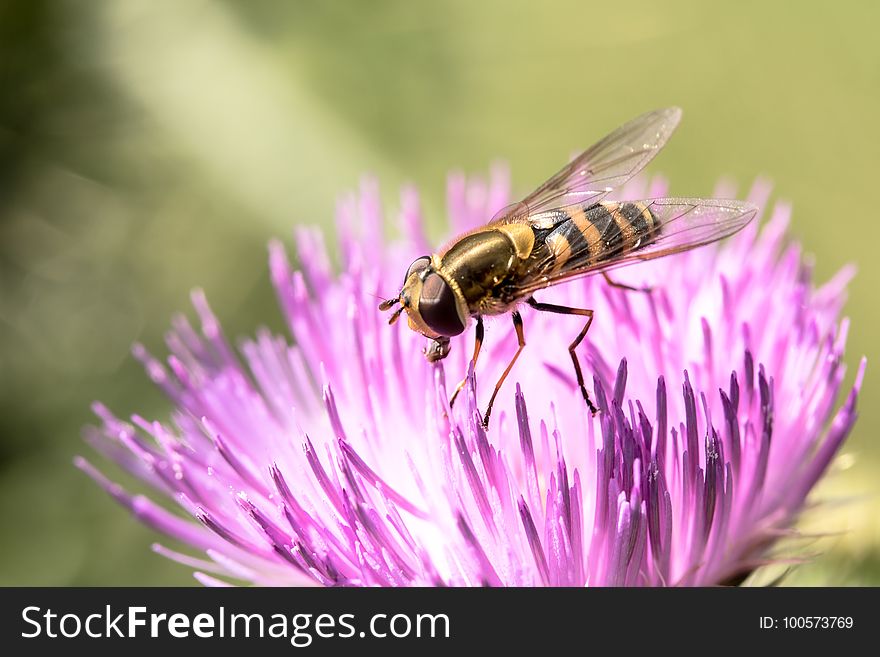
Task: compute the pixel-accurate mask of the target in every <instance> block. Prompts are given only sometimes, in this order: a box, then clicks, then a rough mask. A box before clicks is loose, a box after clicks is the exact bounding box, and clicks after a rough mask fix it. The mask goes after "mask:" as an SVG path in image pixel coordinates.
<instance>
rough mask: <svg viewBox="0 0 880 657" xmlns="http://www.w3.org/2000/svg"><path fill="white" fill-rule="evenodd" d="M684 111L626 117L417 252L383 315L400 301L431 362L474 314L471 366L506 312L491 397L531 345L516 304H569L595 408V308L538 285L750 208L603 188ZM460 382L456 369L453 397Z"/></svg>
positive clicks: (681, 237) (704, 231)
mask: <svg viewBox="0 0 880 657" xmlns="http://www.w3.org/2000/svg"><path fill="white" fill-rule="evenodd" d="M680 119H681V110H680V109H679V108H677V107H671V108H667V109H660V110H655V111H653V112H648V113H647V114H643V115H642V116H639V117H638V118H636V119H633V120H632V121H630V122H629V123H626V124H624V125H623V126H621V127H620V128H618V129H617V130H615V131H614V132H612V133H611V134H610V135H608V136H607V137H605V138H604V139H602V140H601V141H599V142H597V143H596V144H594V145H593V146H591V147H590V148H589V149H587V150H586V151H584V152H583V153H581V154H580V155H579V156H577V157H576V158H574V159H573V160H572V161H571V162H570V163H569V164H567V165H566V166H565V167H563V168H562V169H561V170H560V171H559V172H558V173H557V174H556V175H554V176H552V177H551V178H550V179H549V180H547V181H546V182H545V183H544V184H542V185H541V186H540V187H538V188H537V189H536V190H535V191H534V192H532V193H531V194H529V195H528V196H526V197H525V198H524V199H523V200H522V201H520V202H519V203H516V204H514V205H511V206H508V207H506V208H504V209H502V210H501V211H499V212H498V213H497V214H496V215H495V217H494V218H492V220H491V221H490V222H489V223H487V224H485V225H484V226H481V227H480V228H477V229H476V230H473V231H471V232H470V233H467V234H465V235H462V236H460V237H458V238H457V239H455V240H454V241H453V242H452V243H451V244H450V245H449V246H448V247H447V248H446V249H445V250H443V251H441V252H440V253H435V254H433V255H425V256H421V257H419V258H416V260H415V261H413V263H412V264H411V265H410V266H409V269H408V270H407V272H406V275H405V276H404V280H403V286H402V288H401V289H400V292H399V293H398V295H397V297H395V298H393V299H388V300H386V301H383V302H382V303H381V304H380V305H379V309H380V310H382V311H387V310H390V309H391V308H392V307H393V306H395V305H397V304H399V306H400V307H399V308H397V309H396V310H395V311H394V313H393V314H392V316H391V319H390V320H389V324H393V323H394V322H395V321H396V320H397V318H398V317H399V316H400V314H401V313H402V312H404V311H405V312H406V313H407V316H408V318H409V326H410V328H411V329H413V330H415V331H418V332H419V333H421V334H422V335H424V336H426V337H428V338H430V339H431V340H432V343H431V345H430V346H429V347H428V348H427V349H426V350H425V356H426V357H427V359H428V360H429V361H431V362H436V361H439V360H441V359H443V358H445V357H446V356H447V354H448V353H449V349H450V338H451V337H453V336H456V335H459V334H460V333H462V332H464V330H465V329H466V328H467V326H468V325H469V324H470V322H471V320H475V321H476V335H475V341H474V351H473V356H472V358H471V363H472V366H473V367H476V364H477V358H478V357H479V355H480V348H481V347H482V344H483V317H484V316H488V315H500V314H503V313H510V314H511V317H512V319H513V325H514V328H515V330H516V336H517V339H518V342H519V346H518V349H517V351H516V353H515V354H514V356H513V358H512V359H511V360H510V363H509V364H508V366H507V368H506V369H505V370H504V372H503V373H502V374H501V378H500V379H499V380H498V382H497V383H496V385H495V389H494V391H493V392H492V396H491V398H490V399H489V404H488V406H487V407H486V412H485V414H484V415H483V425H484V426H486V427H488V424H489V417H490V415H491V413H492V405H493V404H494V402H495V398H496V396H497V395H498V391H499V390H500V389H501V385H502V384H503V383H504V380H505V379H506V378H507V375H508V374H509V373H510V371H511V369H512V368H513V365H514V363H516V360H517V358H518V357H519V355H520V353H521V352H522V350H523V348H524V347H525V345H526V340H525V335H524V330H523V320H522V316H521V315H520V313H519V311H518V310H517V308H518V306H519V305H520V304H522V303H525V304H527V305H529V306H531V307H532V308H534V309H535V310H538V311H544V312H550V313H558V314H561V315H575V316H579V317H581V318H583V319H584V321H585V323H584V325H583V328H582V329H581V330H580V332H579V333H578V334H577V336H576V337H575V338H574V340H573V341H572V342H571V344H569V345H568V352H569V354H570V355H571V360H572V364H573V366H574V372H575V377H576V379H577V384H578V386H579V388H580V391H581V394H582V396H583V398H584V401H585V402H586V404H587V407H588V408H589V409H590V411H591V412H592V413H594V414H595V413H596V412H597V411H598V409H597V408H596V407H595V405H594V404H593V402H592V401H591V399H590V396H589V393H588V392H587V388H586V385H585V384H584V375H583V370H582V369H581V365H580V362H579V361H578V357H577V353H576V349H577V347H578V345H579V344H580V343H581V341H582V340H583V339H584V337H585V336H586V334H587V331H589V329H590V325H591V324H592V322H593V311H592V310H589V309H586V308H571V307H568V306H560V305H555V304H550V303H542V302H540V301H537V300H536V299H535V297H534V296H533V295H534V293H535V292H538V291H539V290H542V289H544V288H547V287H549V286H551V285H556V284H557V283H561V282H563V281H568V280H571V279H574V278H579V277H583V276H588V275H591V274H599V273H601V274H602V275H603V276H605V278H606V280H607V281H608V282H609V284H611V285H615V286H617V287H624V288H627V289H630V290H634V289H636V288H630V287H628V286H624V285H620V284H617V283H614V282H613V281H612V280H611V279H610V278H609V277H608V274H607V271H608V270H609V269H611V268H614V267H618V266H621V265H625V264H631V263H637V262H642V261H645V260H652V259H654V258H660V257H662V256H666V255H670V254H673V253H680V252H682V251H687V250H689V249H693V248H696V247H698V246H703V245H706V244H709V243H710V242H714V241H716V240H720V239H722V238H725V237H728V236H730V235H732V234H733V233H735V232H737V231H738V230H740V229H741V228H743V227H744V226H745V225H746V224H748V223H749V222H750V221H751V220H752V219H753V218H754V216H755V214H756V213H757V209H756V208H755V207H754V206H752V205H750V204H748V203H744V202H741V201H733V200H719V199H700V198H659V199H648V200H643V201H626V202H622V201H608V200H604V199H605V197H606V196H607V195H608V194H609V193H610V192H612V191H613V190H614V189H615V188H617V187H620V186H621V185H623V184H624V183H626V182H627V181H628V180H629V179H630V178H632V177H633V176H634V175H635V174H636V173H638V172H639V171H641V170H642V168H644V167H645V165H646V164H648V162H650V161H651V160H652V159H653V158H654V156H655V155H656V154H657V153H658V152H659V151H660V149H661V148H663V146H664V144H666V141H667V140H668V139H669V137H670V135H671V134H672V132H673V131H674V130H675V128H676V126H677V125H678V123H679V120H680ZM465 382H466V379H465V380H462V381H461V383H459V384H458V386H457V387H456V389H455V392H454V393H453V395H452V398H451V399H450V404H454V403H455V398H456V397H457V396H458V393H459V392H460V391H461V390H462V388H463V387H464V385H465Z"/></svg>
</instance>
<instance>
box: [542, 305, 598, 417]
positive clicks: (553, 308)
mask: <svg viewBox="0 0 880 657" xmlns="http://www.w3.org/2000/svg"><path fill="white" fill-rule="evenodd" d="M526 303H527V304H529V305H530V306H531V307H532V308H534V309H535V310H541V311H544V312H548V313H557V314H559V315H580V316H581V317H586V318H587V323H586V324H584V328H582V329H581V332H580V333H578V335H577V337H576V338H575V339H574V340H573V341H572V343H571V344H570V345H568V353H569V354H570V355H571V362H572V363H573V364H574V374H575V377H576V378H577V383H578V386H579V387H580V389H581V394H582V395H583V396H584V401H585V402H586V403H587V408H589V409H590V412H591V413H592V414H593V415H595V414H596V413H597V412H598V411H599V409H598V408H596V406H595V405H594V404H593V402H592V401H591V400H590V395H589V393H588V392H587V386H586V385H584V373H583V371H582V370H581V364H580V361H578V357H577V353H576V351H575V350H576V349H577V348H578V345H579V344H580V343H581V341H582V340H583V339H584V336H586V335H587V331H589V330H590V324H592V323H593V311H592V310H587V309H586V308H570V307H569V306H557V305H556V304H552V303H541V302H540V301H535V298H534V297H529V298H528V299H526Z"/></svg>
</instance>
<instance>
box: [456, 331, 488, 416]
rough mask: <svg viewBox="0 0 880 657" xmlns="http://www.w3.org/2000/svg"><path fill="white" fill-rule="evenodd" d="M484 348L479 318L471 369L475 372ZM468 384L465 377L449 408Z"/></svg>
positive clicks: (457, 388) (459, 384) (460, 382)
mask: <svg viewBox="0 0 880 657" xmlns="http://www.w3.org/2000/svg"><path fill="white" fill-rule="evenodd" d="M482 346H483V318H482V317H479V316H478V317H477V329H476V333H475V334H474V356H473V358H471V367H472V369H473V370H474V371H476V369H477V358H479V356H480V347H482ZM466 383H467V377H464V378H463V379H462V380H461V381H459V383H458V385H457V386H455V392H453V393H452V397H450V398H449V407H450V408H452V405H453V404H454V403H455V398H456V397H458V393H460V392H461V391H462V389H463V388H464V386H465V384H466Z"/></svg>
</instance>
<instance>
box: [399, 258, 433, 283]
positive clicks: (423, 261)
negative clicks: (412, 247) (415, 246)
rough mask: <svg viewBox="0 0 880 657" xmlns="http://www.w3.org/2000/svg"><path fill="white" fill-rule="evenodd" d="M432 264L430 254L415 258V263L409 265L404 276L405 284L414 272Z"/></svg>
mask: <svg viewBox="0 0 880 657" xmlns="http://www.w3.org/2000/svg"><path fill="white" fill-rule="evenodd" d="M430 264H431V257H430V256H422V257H421V258H416V259H415V260H413V263H412V264H411V265H410V266H409V269H407V270H406V276H404V277H403V282H404V284H406V282H407V281H408V280H409V277H410V276H412V275H413V274H414V273H417V272H422V271H424V269H425V268H426V267H427V266H428V265H430Z"/></svg>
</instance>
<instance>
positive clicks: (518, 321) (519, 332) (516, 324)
mask: <svg viewBox="0 0 880 657" xmlns="http://www.w3.org/2000/svg"><path fill="white" fill-rule="evenodd" d="M511 317H512V318H513V328H514V329H515V330H516V338H517V340H518V341H519V348H518V349H517V350H516V353H515V354H514V355H513V358H511V359H510V363H509V364H508V365H507V369H506V370H504V373H503V374H502V375H501V378H500V379H498V383H496V384H495V390H494V391H493V392H492V396H491V397H490V398H489V405H488V406H487V407H486V414H485V415H484V416H483V427H484V428H485V429H488V428H489V416H490V415H491V414H492V404H494V403H495V397H497V396H498V391H499V390H501V384H502V383H504V379H506V378H507V375H508V374H510V370H511V369H513V364H514V363H515V362H516V359H517V358H519V355H520V353H521V352H522V350H523V347H525V346H526V338H525V335H524V334H523V321H522V316H521V315H520V314H519V312H518V311H516V310H514V311H513V313H511Z"/></svg>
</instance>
